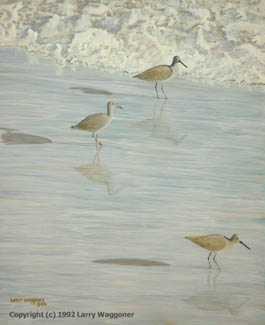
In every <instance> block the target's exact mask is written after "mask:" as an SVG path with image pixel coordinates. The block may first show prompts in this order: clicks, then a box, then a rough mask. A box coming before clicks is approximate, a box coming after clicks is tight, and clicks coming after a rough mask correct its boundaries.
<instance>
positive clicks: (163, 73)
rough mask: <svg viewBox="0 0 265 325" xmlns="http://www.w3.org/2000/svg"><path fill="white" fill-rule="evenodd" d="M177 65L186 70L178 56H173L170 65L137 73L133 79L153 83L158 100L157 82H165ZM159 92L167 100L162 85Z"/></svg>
mask: <svg viewBox="0 0 265 325" xmlns="http://www.w3.org/2000/svg"><path fill="white" fill-rule="evenodd" d="M177 63H181V64H182V65H183V66H184V67H185V68H187V66H186V64H184V63H183V62H182V61H181V59H180V57H179V56H174V57H173V60H172V63H171V64H170V65H167V64H164V65H158V66H156V67H153V68H150V69H147V70H145V71H144V72H142V73H139V74H137V75H135V76H133V78H138V79H142V80H146V81H154V82H155V91H156V98H159V96H158V91H157V85H158V82H159V81H162V80H166V79H168V78H169V77H171V76H172V74H173V72H174V66H175V65H176V64H177ZM161 91H162V93H163V94H164V98H165V99H167V96H166V94H165V92H164V88H163V85H162V83H161Z"/></svg>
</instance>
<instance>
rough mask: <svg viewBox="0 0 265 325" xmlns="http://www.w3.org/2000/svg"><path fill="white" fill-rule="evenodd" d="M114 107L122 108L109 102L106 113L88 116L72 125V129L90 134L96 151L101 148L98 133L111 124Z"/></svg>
mask: <svg viewBox="0 0 265 325" xmlns="http://www.w3.org/2000/svg"><path fill="white" fill-rule="evenodd" d="M114 107H116V108H119V109H123V107H122V106H120V105H119V104H117V103H114V102H112V101H109V102H108V103H107V112H106V113H95V114H91V115H88V116H87V117H86V118H84V119H83V120H82V121H80V122H79V123H78V124H76V125H73V126H72V129H79V130H83V131H88V132H90V133H92V136H93V137H94V138H95V141H96V148H97V149H98V148H99V146H102V143H101V142H100V141H99V140H98V132H99V131H101V130H102V129H104V128H106V127H107V126H108V125H109V124H110V123H111V121H112V117H113V110H114Z"/></svg>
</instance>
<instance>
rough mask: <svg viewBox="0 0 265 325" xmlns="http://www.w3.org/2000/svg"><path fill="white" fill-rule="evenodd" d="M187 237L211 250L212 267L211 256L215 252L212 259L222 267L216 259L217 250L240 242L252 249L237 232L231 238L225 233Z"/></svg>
mask: <svg viewBox="0 0 265 325" xmlns="http://www.w3.org/2000/svg"><path fill="white" fill-rule="evenodd" d="M185 238H186V239H189V240H191V241H192V242H193V243H195V244H197V245H199V246H201V247H202V248H205V249H207V250H208V251H210V253H209V255H208V263H209V267H210V268H211V267H212V265H211V262H210V258H211V255H212V254H213V253H214V256H213V259H212V260H213V261H214V263H215V264H216V265H217V266H218V268H220V267H219V265H218V263H217V261H216V259H215V258H216V255H217V253H216V252H218V251H221V250H225V249H229V248H232V247H233V246H234V245H235V244H237V243H240V244H241V245H243V246H245V247H246V248H247V249H250V247H248V246H247V245H246V244H245V243H243V242H242V241H241V240H239V238H238V236H237V235H236V234H234V235H233V236H232V237H231V238H228V237H226V236H223V235H206V236H186V237H185Z"/></svg>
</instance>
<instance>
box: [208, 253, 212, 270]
mask: <svg viewBox="0 0 265 325" xmlns="http://www.w3.org/2000/svg"><path fill="white" fill-rule="evenodd" d="M211 255H212V252H210V253H209V255H208V263H209V268H210V269H211V268H212V264H211V262H210V257H211Z"/></svg>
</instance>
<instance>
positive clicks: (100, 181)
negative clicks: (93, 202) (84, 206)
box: [76, 150, 114, 195]
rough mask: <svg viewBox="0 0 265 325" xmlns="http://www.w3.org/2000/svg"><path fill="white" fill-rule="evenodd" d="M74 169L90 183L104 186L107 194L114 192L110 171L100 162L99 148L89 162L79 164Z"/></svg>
mask: <svg viewBox="0 0 265 325" xmlns="http://www.w3.org/2000/svg"><path fill="white" fill-rule="evenodd" d="M76 170H77V171H78V172H79V173H80V174H81V175H83V176H85V177H86V178H87V179H88V180H89V181H90V182H91V183H93V184H95V185H103V186H105V187H106V190H107V193H108V194H109V195H111V194H114V190H113V184H112V175H111V172H110V171H109V170H108V169H107V168H106V167H105V166H104V165H103V164H102V163H101V160H100V151H99V150H97V152H96V154H95V157H94V160H93V162H92V163H91V164H86V165H81V166H79V167H77V168H76Z"/></svg>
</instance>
